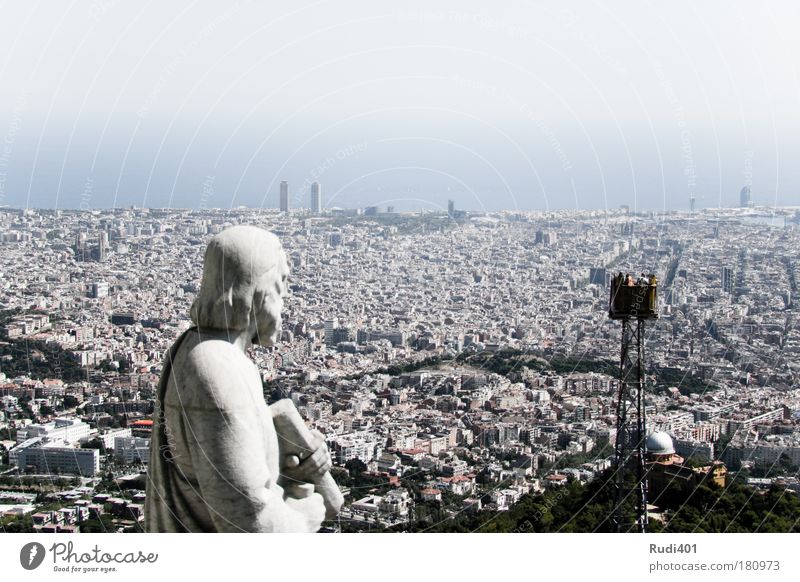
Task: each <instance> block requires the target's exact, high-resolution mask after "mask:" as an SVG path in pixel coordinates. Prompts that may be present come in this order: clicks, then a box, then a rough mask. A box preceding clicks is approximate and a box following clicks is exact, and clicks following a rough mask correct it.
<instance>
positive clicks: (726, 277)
mask: <svg viewBox="0 0 800 582" xmlns="http://www.w3.org/2000/svg"><path fill="white" fill-rule="evenodd" d="M722 291H723V293H733V267H728V266H724V267H722Z"/></svg>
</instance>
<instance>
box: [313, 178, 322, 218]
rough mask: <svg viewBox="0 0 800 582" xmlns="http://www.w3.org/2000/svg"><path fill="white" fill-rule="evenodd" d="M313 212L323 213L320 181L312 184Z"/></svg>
mask: <svg viewBox="0 0 800 582" xmlns="http://www.w3.org/2000/svg"><path fill="white" fill-rule="evenodd" d="M311 213H312V214H321V213H322V186H320V184H319V182H314V183H313V184H311Z"/></svg>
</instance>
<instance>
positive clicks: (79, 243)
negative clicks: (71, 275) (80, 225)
mask: <svg viewBox="0 0 800 582" xmlns="http://www.w3.org/2000/svg"><path fill="white" fill-rule="evenodd" d="M75 260H76V261H85V260H86V234H85V233H83V232H79V233H78V235H77V236H76V237H75Z"/></svg>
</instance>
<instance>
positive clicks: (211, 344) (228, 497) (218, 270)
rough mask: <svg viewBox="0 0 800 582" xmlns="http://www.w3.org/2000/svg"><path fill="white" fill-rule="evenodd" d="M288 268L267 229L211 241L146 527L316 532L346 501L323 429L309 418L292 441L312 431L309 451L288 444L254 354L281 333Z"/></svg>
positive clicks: (177, 367)
mask: <svg viewBox="0 0 800 582" xmlns="http://www.w3.org/2000/svg"><path fill="white" fill-rule="evenodd" d="M288 273H289V266H288V263H287V260H286V255H285V254H284V252H283V249H282V248H281V244H280V242H279V240H278V238H277V237H276V236H275V235H274V234H272V233H270V232H267V231H265V230H263V229H260V228H255V227H250V226H236V227H233V228H230V229H228V230H225V231H224V232H222V233H221V234H219V235H217V236H216V237H214V238H213V239H212V240H211V242H210V243H209V245H208V248H207V250H206V254H205V262H204V265H203V280H202V283H201V288H200V294H199V296H198V298H197V300H196V301H195V303H194V305H193V306H192V309H191V318H192V322H193V323H194V326H193V327H192V328H190V329H189V330H187V331H186V332H185V333H184V334H183V335H182V336H181V337H180V338H179V339H178V340H177V341H176V342H175V344H174V345H173V346H172V348H171V349H170V350H169V352H168V353H167V357H166V359H165V363H164V369H163V371H162V374H161V381H160V383H159V394H158V398H157V400H156V411H155V418H154V423H153V435H152V440H151V443H150V461H149V467H148V481H147V498H146V502H145V529H146V530H147V531H150V532H242V531H246V532H314V531H317V530H318V529H319V527H320V524H321V523H322V521H323V520H324V519H325V518H326V517H327V518H331V517H333V516H334V515H335V514H336V512H337V511H338V509H339V507H340V506H341V494H340V493H339V490H338V488H337V487H336V486H335V483H334V482H333V480H332V479H331V478H330V474H329V473H328V470H329V469H330V466H331V461H330V455H329V454H328V450H327V447H326V446H325V444H324V439H323V438H322V435H320V434H319V433H316V434H314V435H313V437H312V436H311V435H310V433H309V432H308V429H307V428H306V427H305V425H302V426H301V427H295V428H296V429H297V430H296V431H293V432H292V434H293V435H294V436H293V437H292V438H293V440H294V441H296V440H298V436H297V435H299V434H303V435H304V436H305V437H307V438H305V441H304V442H303V446H296V447H295V448H293V449H292V447H291V446H284V445H283V444H282V442H283V441H286V437H283V438H282V439H281V441H280V442H279V435H278V434H277V432H276V428H275V423H274V422H273V414H272V411H271V410H270V407H268V406H267V404H266V402H265V401H264V396H263V392H262V383H261V377H260V375H259V373H258V370H257V369H256V366H255V365H254V364H253V362H252V361H251V360H250V359H249V358H248V357H247V355H246V350H247V349H248V348H249V347H250V346H251V344H254V343H255V344H260V345H265V346H269V345H272V344H273V343H274V342H275V341H276V340H277V339H278V337H279V334H280V325H281V308H282V307H283V297H284V296H285V294H286V281H287V276H288ZM286 405H287V403H285V402H284V403H283V405H282V407H283V408H282V409H281V418H282V419H283V418H286V417H287V415H286ZM277 410H278V409H277V408H276V419H277V418H278V417H277ZM289 412H291V411H289ZM289 417H290V418H294V417H292V416H291V415H289ZM291 444H292V443H291V442H290V443H289V445H291ZM290 449H291V450H290ZM313 483H316V484H317V486H316V492H315V486H314V485H313ZM320 493H322V495H320ZM323 496H324V497H325V500H323Z"/></svg>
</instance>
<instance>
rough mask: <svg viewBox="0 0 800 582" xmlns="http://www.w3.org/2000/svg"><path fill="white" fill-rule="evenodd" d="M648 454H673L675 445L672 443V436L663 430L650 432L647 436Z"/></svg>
mask: <svg viewBox="0 0 800 582" xmlns="http://www.w3.org/2000/svg"><path fill="white" fill-rule="evenodd" d="M647 454H648V455H674V454H675V445H673V444H672V437H670V436H669V435H668V434H667V433H665V432H663V431H660V430H659V431H656V432H652V433H650V435H649V436H648V437H647Z"/></svg>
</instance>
